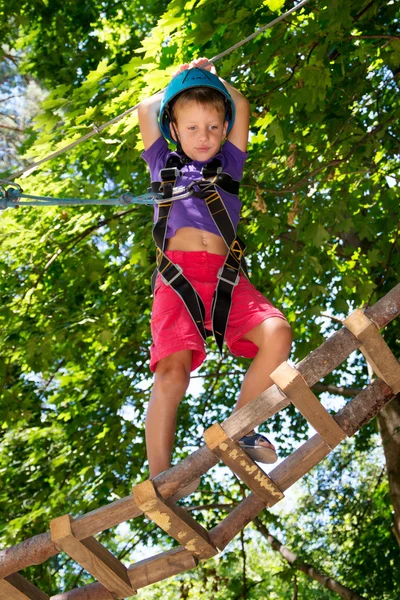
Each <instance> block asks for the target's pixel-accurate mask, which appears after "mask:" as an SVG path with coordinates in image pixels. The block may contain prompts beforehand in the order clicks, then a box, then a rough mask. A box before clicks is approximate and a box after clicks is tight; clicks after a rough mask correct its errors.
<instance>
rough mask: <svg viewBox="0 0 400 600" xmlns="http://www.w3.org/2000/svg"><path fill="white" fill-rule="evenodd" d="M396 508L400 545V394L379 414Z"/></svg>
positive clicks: (390, 484)
mask: <svg viewBox="0 0 400 600" xmlns="http://www.w3.org/2000/svg"><path fill="white" fill-rule="evenodd" d="M377 419H378V425H379V430H380V432H381V436H382V444H383V450H384V452H385V458H386V468H387V474H388V479H389V488H390V496H391V498H392V503H393V508H394V523H393V533H394V535H395V536H396V539H397V542H398V544H399V546H400V394H397V396H396V397H395V398H393V400H392V401H391V402H390V403H389V404H388V405H387V406H385V408H383V409H382V410H381V412H380V413H378V415H377Z"/></svg>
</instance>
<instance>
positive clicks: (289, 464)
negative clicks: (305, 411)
mask: <svg viewBox="0 0 400 600" xmlns="http://www.w3.org/2000/svg"><path fill="white" fill-rule="evenodd" d="M330 452H331V448H330V447H329V446H328V444H326V443H325V442H324V440H323V439H322V438H321V436H320V435H319V434H316V435H314V436H313V437H312V438H311V439H309V440H307V442H305V443H304V444H302V445H301V446H300V447H299V448H298V449H297V450H295V451H294V452H293V454H291V455H290V456H288V458H286V459H285V460H284V461H282V462H281V463H280V464H279V465H278V466H277V467H275V468H274V469H273V470H272V471H271V472H270V476H271V477H272V478H273V480H274V481H275V482H276V483H277V485H278V486H279V488H280V489H281V490H282V491H285V490H287V489H288V488H289V487H290V486H291V485H293V484H294V483H295V482H296V481H298V480H299V479H300V478H301V477H303V475H305V474H306V473H308V471H310V469H312V468H313V467H315V465H317V464H318V463H319V462H321V460H322V459H323V458H325V457H326V456H327V455H328V454H329V453H330ZM263 509H264V504H263V503H262V502H261V500H260V499H259V498H258V497H257V496H256V495H254V494H249V495H248V496H247V498H245V500H242V502H241V503H240V504H239V505H238V506H236V508H234V509H233V510H232V511H231V512H230V513H229V515H227V516H226V517H225V519H224V520H223V521H221V523H219V524H218V525H217V526H216V527H214V528H213V529H211V531H210V537H211V539H212V541H213V543H214V544H215V545H216V546H218V548H220V549H223V548H225V547H226V546H227V545H228V544H229V542H230V541H231V540H232V539H233V538H234V537H235V536H236V535H238V533H240V531H241V530H242V529H244V528H245V527H246V525H248V524H249V523H250V522H251V521H252V520H253V519H254V517H256V516H257V515H258V514H259V513H260V512H261V511H262V510H263Z"/></svg>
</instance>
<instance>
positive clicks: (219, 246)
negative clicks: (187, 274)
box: [167, 227, 227, 255]
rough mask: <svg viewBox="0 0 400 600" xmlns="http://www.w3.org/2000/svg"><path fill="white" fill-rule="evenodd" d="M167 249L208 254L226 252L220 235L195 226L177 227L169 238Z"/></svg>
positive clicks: (223, 253) (222, 253)
mask: <svg viewBox="0 0 400 600" xmlns="http://www.w3.org/2000/svg"><path fill="white" fill-rule="evenodd" d="M167 250H181V251H184V252H210V254H221V255H225V254H226V253H227V249H226V246H225V242H224V240H223V239H222V237H220V236H219V235H215V233H210V232H209V231H203V230H202V229H196V228H195V227H181V228H180V229H178V231H177V232H176V234H175V235H174V237H172V238H169V240H168V244H167Z"/></svg>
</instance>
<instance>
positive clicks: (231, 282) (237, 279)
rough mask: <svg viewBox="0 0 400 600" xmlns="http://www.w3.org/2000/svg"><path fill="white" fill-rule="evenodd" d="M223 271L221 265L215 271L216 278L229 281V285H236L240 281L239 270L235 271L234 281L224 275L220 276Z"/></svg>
mask: <svg viewBox="0 0 400 600" xmlns="http://www.w3.org/2000/svg"><path fill="white" fill-rule="evenodd" d="M232 270H233V269H232ZM223 271H224V267H221V268H220V270H219V271H218V273H217V277H218V279H219V280H220V281H224V282H225V283H229V285H231V286H232V287H236V286H237V285H238V283H239V281H240V271H238V272H237V274H236V279H235V281H230V279H226V278H225V277H222V273H223Z"/></svg>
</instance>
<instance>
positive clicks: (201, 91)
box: [170, 87, 227, 123]
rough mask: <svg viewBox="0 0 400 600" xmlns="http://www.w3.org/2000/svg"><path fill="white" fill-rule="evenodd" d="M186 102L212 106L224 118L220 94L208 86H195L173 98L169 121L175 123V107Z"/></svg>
mask: <svg viewBox="0 0 400 600" xmlns="http://www.w3.org/2000/svg"><path fill="white" fill-rule="evenodd" d="M188 102H197V103H198V104H201V105H203V106H213V107H214V108H216V109H217V111H218V113H220V115H221V116H222V117H223V119H224V120H225V118H226V108H227V107H226V103H225V99H224V97H223V95H222V94H220V93H219V92H217V91H216V90H213V89H210V88H209V87H196V88H191V89H189V90H186V91H184V92H182V93H181V94H179V96H177V97H176V98H174V99H173V101H172V103H171V106H170V115H171V121H173V122H174V123H176V120H177V110H176V109H177V108H178V109H179V108H181V107H183V106H184V105H185V104H186V103H188Z"/></svg>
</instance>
